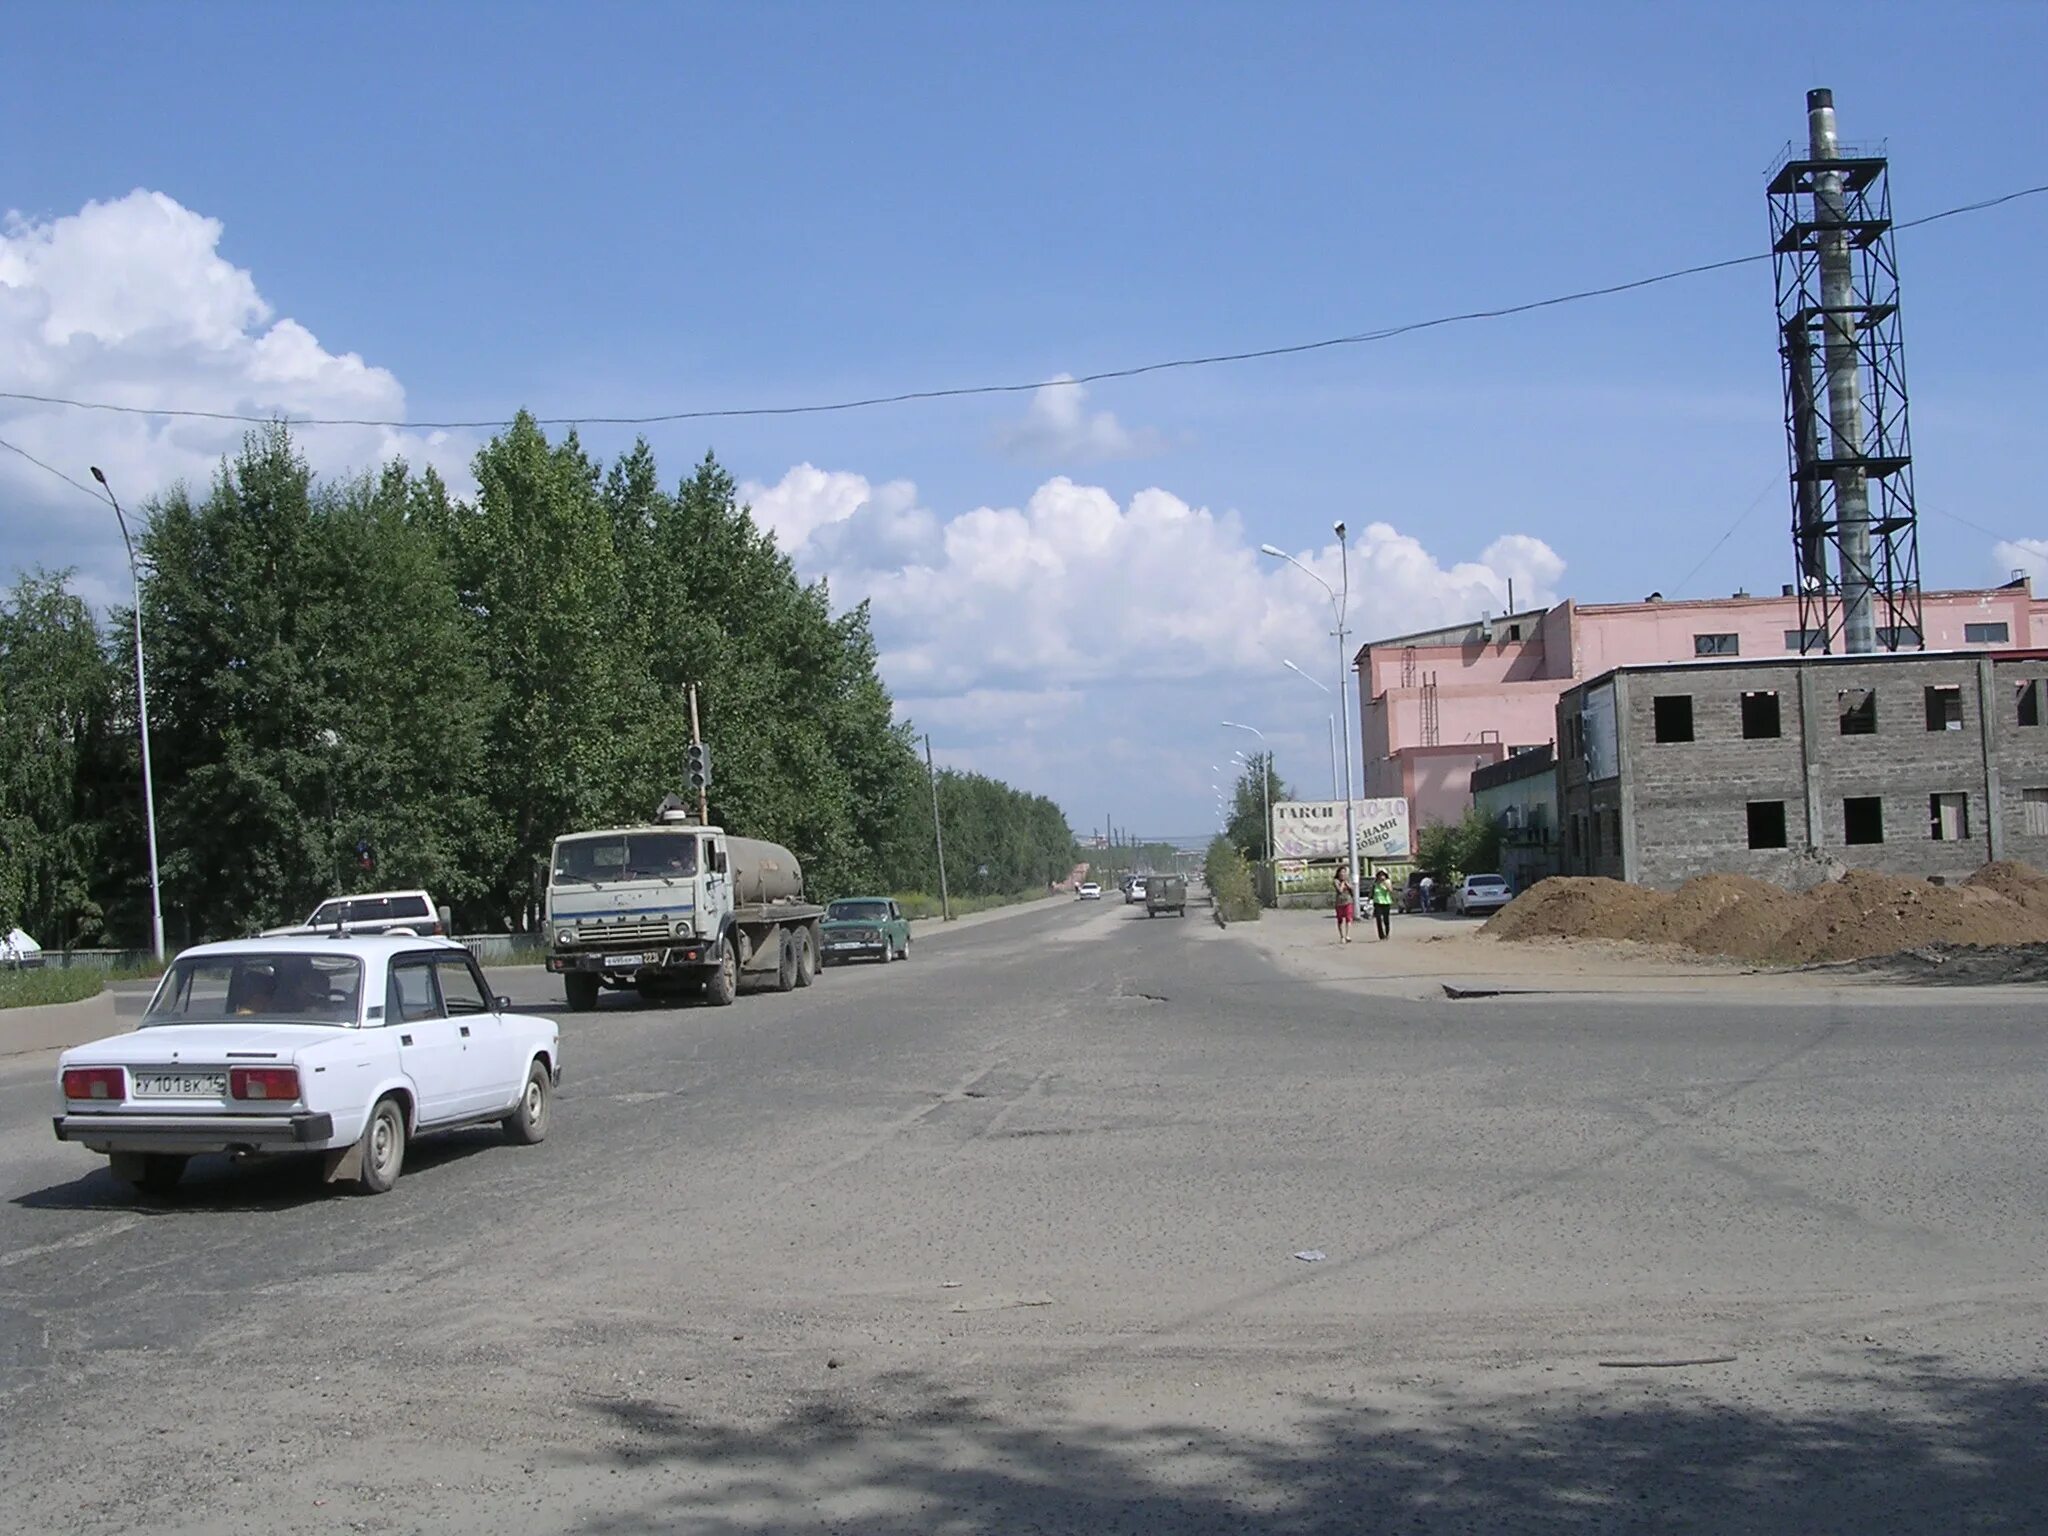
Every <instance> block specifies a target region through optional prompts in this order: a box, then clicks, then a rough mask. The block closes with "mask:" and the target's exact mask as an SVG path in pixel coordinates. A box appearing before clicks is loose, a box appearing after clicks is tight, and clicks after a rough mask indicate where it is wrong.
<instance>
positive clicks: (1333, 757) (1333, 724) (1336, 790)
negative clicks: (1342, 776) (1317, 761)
mask: <svg viewBox="0 0 2048 1536" xmlns="http://www.w3.org/2000/svg"><path fill="white" fill-rule="evenodd" d="M1280 665H1281V666H1283V667H1285V668H1286V669H1287V670H1288V671H1290V672H1292V673H1293V674H1294V675H1295V676H1296V677H1298V678H1300V679H1301V680H1302V681H1303V682H1304V683H1312V684H1314V685H1315V686H1316V687H1317V688H1320V689H1322V691H1323V693H1324V695H1325V696H1326V697H1327V696H1328V694H1329V692H1330V685H1329V684H1328V683H1319V682H1316V680H1315V678H1313V677H1311V676H1310V675H1309V674H1308V673H1306V672H1304V671H1302V670H1301V668H1299V667H1297V666H1296V665H1295V664H1294V663H1293V662H1291V661H1288V660H1286V659H1285V658H1284V657H1283V658H1282V659H1281V662H1280ZM1323 724H1325V725H1327V726H1328V727H1329V728H1330V798H1331V799H1332V800H1334V799H1336V798H1337V796H1338V795H1340V794H1342V793H1343V785H1341V784H1340V783H1338V782H1337V717H1336V716H1335V715H1324V716H1323Z"/></svg>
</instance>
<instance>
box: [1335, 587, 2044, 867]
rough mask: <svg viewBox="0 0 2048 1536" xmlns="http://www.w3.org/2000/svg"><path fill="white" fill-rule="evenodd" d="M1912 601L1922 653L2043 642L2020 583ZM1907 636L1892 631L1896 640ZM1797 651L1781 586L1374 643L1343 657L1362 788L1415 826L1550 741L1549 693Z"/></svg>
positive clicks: (2030, 598)
mask: <svg viewBox="0 0 2048 1536" xmlns="http://www.w3.org/2000/svg"><path fill="white" fill-rule="evenodd" d="M1921 606H1922V615H1921V623H1922V625H1923V627H1924V628H1925V630H1926V635H1925V641H1926V648H1927V649H1928V650H1930V651H1957V650H1998V649H2004V648H2008V647H2015V646H2017V647H2031V648H2044V647H2048V598H2036V597H2035V596H2034V593H2033V588H2032V587H2031V586H2030V585H2029V584H2028V583H2027V581H2026V580H2025V579H2024V578H2023V579H2020V580H2017V581H2014V582H2012V583H2010V584H2009V585H2007V586H2003V587H1993V588H1990V589H1988V590H1983V591H1964V592H1925V593H1922V594H1921ZM1880 638H1882V637H1880ZM1911 645H1912V641H1911V639H1910V637H1902V639H1901V648H1902V649H1906V648H1911ZM1799 651H1800V631H1799V599H1798V598H1797V597H1796V596H1794V595H1792V594H1791V593H1790V591H1789V590H1788V591H1787V592H1785V593H1784V594H1782V595H1780V596H1777V597H1751V596H1749V595H1748V594H1747V593H1744V592H1738V593H1736V594H1735V595H1734V596H1733V597H1726V598H1709V599H1705V600H1688V601H1684V602H1665V601H1664V600H1663V599H1662V598H1660V597H1658V596H1656V595H1655V594H1652V595H1651V596H1650V597H1649V598H1647V599H1645V600H1644V601H1643V602H1640V603H1596V604H1589V605H1587V606H1586V607H1583V608H1582V607H1580V606H1579V605H1578V604H1576V603H1573V602H1571V601H1569V600H1567V601H1565V602H1562V603H1559V604H1558V605H1557V606H1556V607H1554V608H1539V609H1537V610H1535V611H1533V612H1530V613H1509V614H1502V615H1500V616H1499V617H1498V618H1492V619H1487V620H1484V621H1481V622H1478V623H1471V624H1458V625H1452V626H1451V627H1449V628H1446V629H1434V630H1428V631H1426V632H1424V633H1421V634H1414V635H1396V636H1394V637H1393V638H1392V639H1388V640H1374V641H1371V642H1369V643H1368V644H1366V645H1364V646H1362V647H1360V648H1359V652H1358V656H1357V658H1356V660H1355V662H1354V665H1355V666H1356V668H1357V671H1358V695H1359V705H1358V719H1359V729H1360V736H1361V742H1362V746H1363V749H1364V754H1365V790H1364V793H1365V794H1366V795H1368V796H1372V797H1382V796H1383V797H1388V798H1391V797H1393V796H1396V795H1398V796H1401V797H1403V798H1405V799H1406V800H1407V801H1408V814H1409V824H1410V825H1411V826H1413V827H1415V828H1417V829H1418V830H1419V829H1421V828H1422V827H1425V826H1427V825H1429V824H1430V823H1431V822H1437V821H1444V822H1449V821H1456V820H1457V819H1458V818H1459V817H1461V816H1463V815H1464V814H1465V810H1466V808H1467V807H1468V806H1470V805H1471V803H1472V793H1471V787H1470V785H1471V777H1472V770H1473V769H1475V768H1479V767H1483V766H1484V765H1486V764H1487V763H1496V762H1499V761H1500V760H1501V759H1503V758H1505V757H1506V756H1507V755H1508V754H1509V753H1510V752H1513V751H1516V750H1517V749H1520V748H1525V747H1538V746H1542V745H1543V744H1544V743H1545V742H1548V741H1551V740H1552V739H1553V738H1554V737H1555V735H1556V733H1557V700H1558V696H1559V695H1560V694H1562V693H1563V692H1564V691H1565V689H1567V688H1569V687H1571V686H1572V685H1573V684H1575V683H1578V682H1582V681H1584V680H1585V679H1587V678H1591V677H1598V676H1599V675H1600V674H1601V673H1603V672H1606V671H1609V670H1611V669H1612V668H1615V667H1623V666H1632V665H1644V664H1647V663H1652V662H1667V661H1690V660H1692V659H1693V658H1695V657H1706V656H1740V657H1745V658H1748V659H1750V660H1755V659H1757V658H1759V657H1768V656H1785V655H1795V656H1796V655H1798V654H1799Z"/></svg>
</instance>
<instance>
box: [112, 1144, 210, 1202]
mask: <svg viewBox="0 0 2048 1536" xmlns="http://www.w3.org/2000/svg"><path fill="white" fill-rule="evenodd" d="M188 1161H190V1159H188V1158H183V1157H180V1156H178V1155H177V1154H176V1153H175V1152H116V1153H114V1154H113V1155H112V1156H111V1157H109V1158H108V1159H107V1166H108V1169H109V1171H110V1172H112V1174H113V1175H114V1177H115V1178H117V1179H120V1180H121V1181H122V1182H124V1183H127V1184H132V1185H134V1186H135V1188H136V1189H138V1190H140V1191H141V1192H142V1193H143V1194H145V1195H168V1194H170V1193H171V1192H172V1191H173V1190H175V1189H176V1188H177V1187H178V1180H180V1179H182V1178H183V1177H184V1176H185V1164H186V1163H187V1162H188Z"/></svg>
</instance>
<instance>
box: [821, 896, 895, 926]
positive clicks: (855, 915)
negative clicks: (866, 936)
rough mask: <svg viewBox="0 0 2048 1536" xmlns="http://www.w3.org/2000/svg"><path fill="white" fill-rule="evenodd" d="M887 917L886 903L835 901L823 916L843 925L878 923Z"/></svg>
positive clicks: (887, 906)
mask: <svg viewBox="0 0 2048 1536" xmlns="http://www.w3.org/2000/svg"><path fill="white" fill-rule="evenodd" d="M888 915H889V903H887V902H886V901H835V902H833V903H832V905H831V906H829V907H827V908H826V909H825V916H826V917H827V918H829V919H832V920H835V921H838V922H843V923H879V922H881V921H882V920H883V919H885V918H886V917H888Z"/></svg>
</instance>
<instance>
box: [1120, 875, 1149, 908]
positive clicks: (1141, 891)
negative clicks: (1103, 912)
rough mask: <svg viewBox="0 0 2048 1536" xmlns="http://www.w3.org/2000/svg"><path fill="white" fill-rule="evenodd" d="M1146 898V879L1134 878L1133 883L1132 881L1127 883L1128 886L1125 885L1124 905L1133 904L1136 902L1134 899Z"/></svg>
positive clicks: (1141, 899)
mask: <svg viewBox="0 0 2048 1536" xmlns="http://www.w3.org/2000/svg"><path fill="white" fill-rule="evenodd" d="M1144 899H1145V882H1144V881H1142V880H1133V881H1132V882H1131V883H1130V884H1129V885H1127V886H1125V887H1124V905H1125V906H1129V905H1130V904H1131V903H1132V902H1134V901H1143V900H1144Z"/></svg>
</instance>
